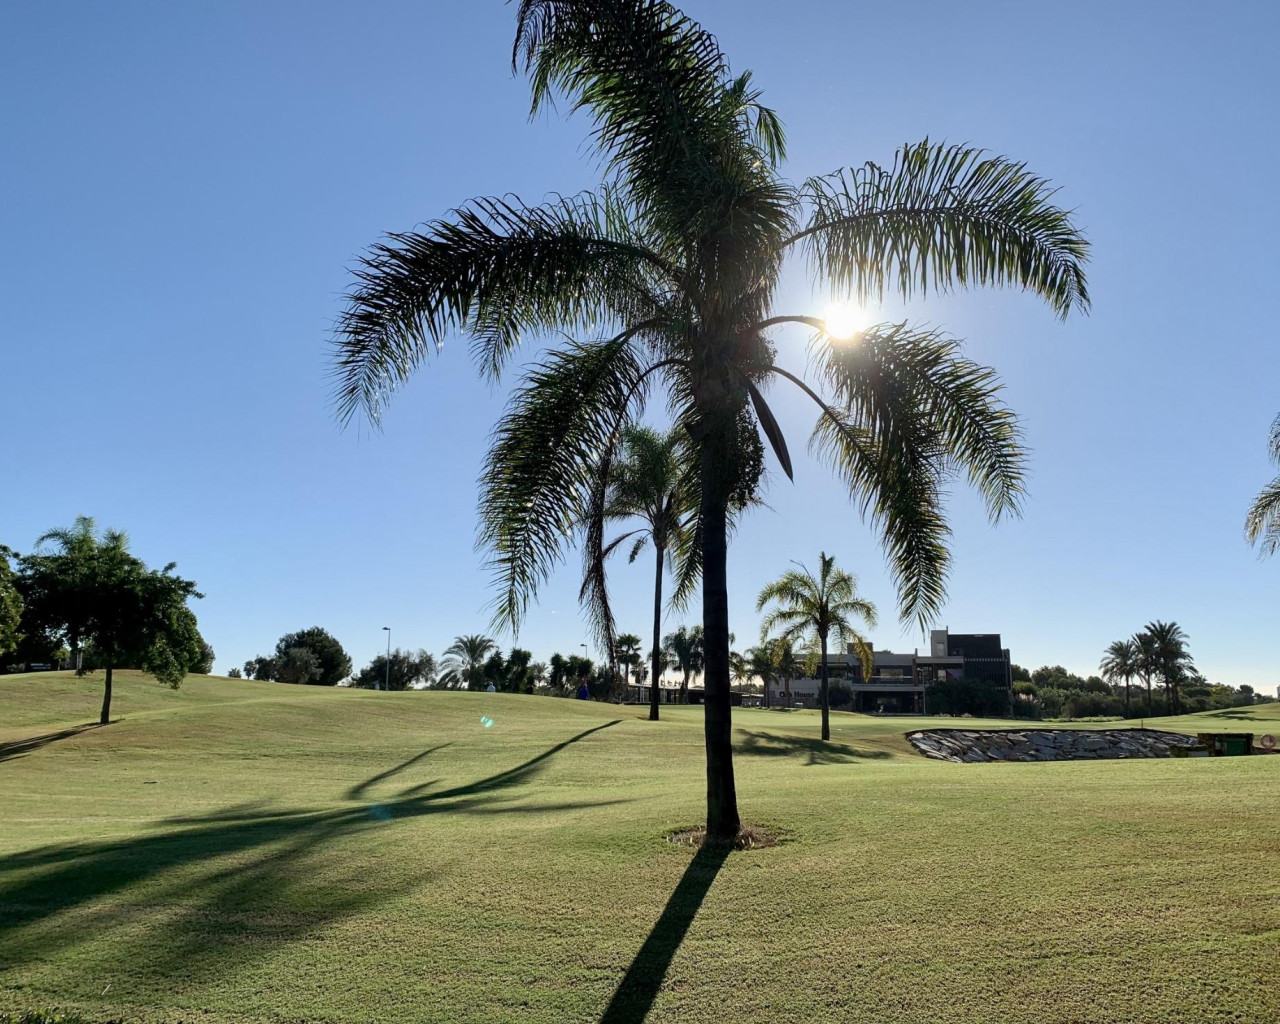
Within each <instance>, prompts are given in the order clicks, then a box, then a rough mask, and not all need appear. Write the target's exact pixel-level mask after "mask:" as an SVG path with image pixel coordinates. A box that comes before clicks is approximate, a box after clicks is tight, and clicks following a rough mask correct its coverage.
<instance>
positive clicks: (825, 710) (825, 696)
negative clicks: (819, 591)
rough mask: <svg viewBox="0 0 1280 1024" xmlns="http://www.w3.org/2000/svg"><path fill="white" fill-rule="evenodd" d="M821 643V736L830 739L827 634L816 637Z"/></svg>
mask: <svg viewBox="0 0 1280 1024" xmlns="http://www.w3.org/2000/svg"><path fill="white" fill-rule="evenodd" d="M818 639H819V641H820V642H821V645H822V687H821V690H822V738H823V740H829V739H831V702H830V696H829V695H830V689H829V687H828V684H827V634H826V633H822V634H820V635H819V637H818Z"/></svg>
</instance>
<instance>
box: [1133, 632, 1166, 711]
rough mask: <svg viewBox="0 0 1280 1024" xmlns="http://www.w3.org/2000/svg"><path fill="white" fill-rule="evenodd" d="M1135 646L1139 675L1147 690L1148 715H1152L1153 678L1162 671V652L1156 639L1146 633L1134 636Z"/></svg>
mask: <svg viewBox="0 0 1280 1024" xmlns="http://www.w3.org/2000/svg"><path fill="white" fill-rule="evenodd" d="M1133 645H1134V646H1135V647H1136V648H1137V649H1138V658H1137V661H1136V662H1135V668H1136V669H1137V674H1138V675H1140V676H1142V682H1143V683H1144V684H1145V685H1146V688H1147V715H1148V716H1150V715H1151V714H1152V704H1151V677H1152V676H1153V675H1155V674H1156V673H1157V672H1159V671H1160V652H1159V650H1158V648H1157V646H1156V641H1155V638H1154V637H1152V636H1151V635H1150V634H1149V633H1146V632H1142V631H1140V632H1137V633H1135V634H1134V635H1133Z"/></svg>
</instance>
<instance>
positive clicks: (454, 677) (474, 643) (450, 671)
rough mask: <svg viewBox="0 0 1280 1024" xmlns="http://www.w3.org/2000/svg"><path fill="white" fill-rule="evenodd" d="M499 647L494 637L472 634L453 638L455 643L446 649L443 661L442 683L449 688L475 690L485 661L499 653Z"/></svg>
mask: <svg viewBox="0 0 1280 1024" xmlns="http://www.w3.org/2000/svg"><path fill="white" fill-rule="evenodd" d="M497 649H498V645H497V643H496V642H495V641H494V639H493V638H492V637H488V636H484V635H483V634H481V633H470V634H467V635H466V636H458V637H454V638H453V643H451V644H450V645H449V646H448V647H446V648H445V649H444V657H443V659H442V660H441V668H442V669H443V670H444V671H443V673H442V675H441V680H442V682H445V683H446V685H449V686H462V685H463V684H465V685H466V686H467V688H468V689H475V688H476V685H477V684H478V683H479V682H480V675H481V672H482V670H483V667H484V663H485V659H486V658H488V657H489V655H491V654H493V653H494V652H495V651H497Z"/></svg>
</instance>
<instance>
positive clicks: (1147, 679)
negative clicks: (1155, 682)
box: [1144, 676, 1151, 718]
mask: <svg viewBox="0 0 1280 1024" xmlns="http://www.w3.org/2000/svg"><path fill="white" fill-rule="evenodd" d="M1144 682H1145V683H1146V684H1147V717H1148V718H1150V717H1151V676H1147V677H1146V679H1145V680H1144Z"/></svg>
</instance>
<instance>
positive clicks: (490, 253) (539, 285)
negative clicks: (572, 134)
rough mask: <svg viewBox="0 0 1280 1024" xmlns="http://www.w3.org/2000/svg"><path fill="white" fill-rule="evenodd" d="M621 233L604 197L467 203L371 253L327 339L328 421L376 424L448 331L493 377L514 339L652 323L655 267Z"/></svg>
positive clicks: (620, 220)
mask: <svg viewBox="0 0 1280 1024" xmlns="http://www.w3.org/2000/svg"><path fill="white" fill-rule="evenodd" d="M626 223H627V217H626V216H625V215H623V214H621V213H619V212H618V211H617V210H616V209H615V208H614V204H613V202H612V200H611V199H610V197H609V194H608V193H607V192H606V193H605V194H603V195H600V196H597V195H593V194H591V193H584V194H582V195H580V196H576V197H572V198H564V199H560V200H557V201H556V202H553V203H548V204H546V205H544V206H538V207H530V206H525V205H524V204H522V203H521V202H520V201H519V200H518V199H494V198H486V199H474V200H472V201H471V202H470V203H469V204H468V205H466V206H464V207H462V208H460V209H457V210H455V211H454V212H453V215H452V218H450V219H441V220H436V221H433V222H431V223H430V224H429V225H427V228H426V230H425V231H421V232H410V233H405V234H393V235H391V236H390V238H389V240H388V241H387V242H385V243H382V244H378V245H375V246H373V247H372V248H371V249H370V251H369V252H368V253H366V254H365V256H364V257H362V259H361V261H360V265H359V266H358V268H357V269H356V270H355V272H354V276H355V278H356V280H357V282H358V284H357V287H356V288H355V289H354V290H353V291H352V292H351V293H350V294H349V295H348V305H347V309H346V310H345V312H344V313H343V314H342V316H341V318H340V319H339V321H338V325H337V331H336V337H335V340H334V347H335V349H336V353H335V360H334V366H333V379H334V382H335V392H336V401H337V412H338V417H339V419H340V420H341V421H343V422H346V421H348V420H349V419H350V418H351V416H352V415H354V413H355V412H356V411H357V410H358V409H363V410H364V412H365V413H366V415H367V416H368V417H369V419H370V421H371V422H374V423H376V422H377V421H378V418H379V416H380V413H381V406H382V403H383V401H384V400H385V399H386V398H387V397H388V396H389V395H390V394H391V393H392V392H393V391H394V390H395V389H396V387H398V386H399V385H400V384H401V383H403V382H404V381H405V380H406V379H408V377H409V376H411V375H412V373H413V372H414V371H415V370H416V369H417V368H418V367H419V366H420V365H421V364H422V363H423V361H424V360H426V359H427V358H428V357H429V356H430V354H431V353H432V352H436V351H439V350H440V349H441V348H442V347H443V345H444V341H445V338H446V336H447V335H448V333H449V332H450V331H452V330H458V331H461V332H463V333H466V334H468V335H470V336H471V338H472V345H473V351H474V352H475V355H476V357H477V360H478V362H479V364H480V366H481V368H482V369H483V370H484V371H485V372H487V373H489V374H496V373H498V372H499V371H500V370H501V368H502V366H503V365H504V364H505V361H506V359H507V357H508V355H509V354H510V352H511V350H512V349H513V348H514V347H515V346H516V345H517V344H519V342H520V339H521V337H522V335H523V334H525V333H536V332H543V331H552V330H574V329H582V330H591V329H594V328H595V327H597V326H599V325H601V324H604V323H611V322H615V321H619V320H621V321H623V322H625V323H628V324H635V323H637V322H639V321H640V320H643V319H645V318H647V317H649V316H651V315H652V314H653V312H654V311H655V310H656V308H657V305H658V303H657V302H656V301H655V300H654V299H653V297H652V295H651V294H650V286H651V283H652V282H653V281H654V279H655V278H660V277H661V274H662V273H663V270H664V267H665V264H664V262H663V261H662V260H661V258H660V257H658V256H656V255H655V254H654V253H652V252H649V251H648V250H646V249H645V248H644V247H643V246H641V245H639V244H637V243H636V242H635V240H634V238H633V237H632V236H631V235H630V234H629V233H628V232H627V231H626V230H625V229H624V228H622V227H620V225H625V224H626Z"/></svg>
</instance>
